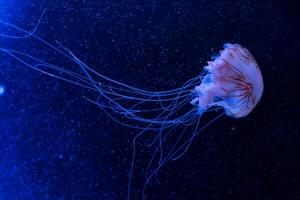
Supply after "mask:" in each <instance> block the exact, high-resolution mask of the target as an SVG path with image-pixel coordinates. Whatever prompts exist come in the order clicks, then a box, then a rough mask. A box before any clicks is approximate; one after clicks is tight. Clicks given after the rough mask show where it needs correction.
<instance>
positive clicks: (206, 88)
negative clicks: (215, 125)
mask: <svg viewBox="0 0 300 200" xmlns="http://www.w3.org/2000/svg"><path fill="white" fill-rule="evenodd" d="M204 69H206V70H207V74H206V75H205V76H204V77H203V78H202V82H201V84H200V85H199V86H196V87H195V90H194V91H195V93H196V98H194V99H193V100H192V101H191V103H192V104H193V105H196V106H198V109H199V110H200V112H202V111H205V110H207V109H208V108H210V107H213V106H218V107H222V108H223V109H224V111H225V113H226V115H228V116H231V117H234V118H241V117H245V116H246V115H248V114H249V113H250V112H251V111H252V110H253V109H254V107H255V106H256V105H257V103H258V102H259V100H260V98H261V96H262V93H263V89H264V84H263V79H262V75H261V72H260V69H259V66H258V64H257V62H256V61H255V59H254V57H253V56H252V54H251V53H250V52H249V51H248V50H247V49H246V48H244V47H242V46H241V45H239V44H225V45H224V50H222V51H220V54H219V56H218V57H216V58H215V60H213V61H209V62H208V65H207V66H205V67H204Z"/></svg>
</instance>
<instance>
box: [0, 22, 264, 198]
mask: <svg viewBox="0 0 300 200" xmlns="http://www.w3.org/2000/svg"><path fill="white" fill-rule="evenodd" d="M0 24H2V25H4V26H6V27H8V28H9V30H15V31H16V32H17V33H18V34H21V35H13V34H7V33H0V37H4V38H10V39H19V38H26V39H31V40H36V41H38V42H40V43H41V44H43V45H45V46H46V47H47V48H48V49H49V51H54V52H56V53H57V54H58V55H60V56H62V57H64V58H65V59H67V60H68V61H70V62H71V63H73V64H74V65H76V66H77V67H78V69H80V70H79V71H80V72H75V71H73V70H70V69H68V67H67V66H61V65H56V64H54V63H50V62H47V61H45V59H43V58H41V57H36V56H34V55H30V54H28V53H26V52H22V51H19V50H14V49H9V48H4V47H3V48H1V47H0V51H1V52H3V53H5V54H6V55H9V56H11V57H12V58H14V59H16V60H18V61H19V62H21V63H22V64H23V65H25V66H27V67H30V68H32V69H34V70H37V71H40V72H41V73H44V74H47V75H49V76H52V77H55V78H58V79H61V80H64V81H67V82H70V83H72V84H75V85H78V86H80V87H82V88H85V89H86V90H89V91H91V92H92V93H93V94H94V95H91V96H90V97H84V98H85V99H86V100H88V101H89V102H91V103H93V104H95V105H96V106H97V107H98V108H99V109H101V110H102V111H103V112H104V113H105V114H106V115H107V116H109V117H110V118H111V119H112V120H113V121H115V122H116V123H118V124H121V125H123V126H126V127H130V128H133V129H136V130H137V134H136V135H135V137H134V139H133V141H132V158H131V162H130V170H129V175H128V177H129V178H128V188H127V190H128V191H127V199H131V197H132V183H133V176H134V170H135V164H136V158H135V157H136V151H137V146H136V144H137V142H138V141H139V140H140V138H142V137H143V136H145V135H146V134H151V136H152V137H151V140H150V142H148V143H147V147H152V149H153V151H152V154H151V158H150V159H149V161H148V165H147V169H146V170H145V171H146V172H145V176H144V177H145V183H144V186H143V188H142V194H143V199H145V198H146V196H145V192H146V189H147V186H148V184H149V183H150V181H151V180H152V179H153V178H154V177H155V176H157V174H158V172H159V170H160V169H161V168H162V167H163V166H164V165H165V164H166V163H167V162H168V161H170V160H177V159H179V158H180V157H181V156H183V155H184V154H185V153H186V152H187V150H188V149H189V147H190V145H191V144H192V142H193V140H194V139H195V137H196V136H197V135H198V134H199V133H200V132H202V131H203V130H204V129H205V128H206V127H207V126H209V125H210V124H212V123H213V122H214V121H216V120H217V119H219V118H220V117H221V116H223V115H227V116H229V117H233V118H242V117H245V116H247V115H248V114H249V113H250V112H251V111H252V110H253V109H254V108H255V107H256V105H257V103H258V102H259V101H260V99H261V97H262V93H263V89H264V84H263V78H262V74H261V71H260V68H259V66H258V64H257V62H256V60H255V59H254V57H253V55H252V54H251V53H250V51H249V50H247V49H246V48H245V47H242V46H241V45H239V44H231V43H227V44H225V45H224V46H223V50H221V51H220V52H219V54H218V56H216V57H214V58H213V59H212V60H211V61H209V62H208V63H207V65H206V66H205V67H204V68H203V70H202V72H201V73H199V75H198V76H196V77H193V78H191V79H190V80H187V81H186V82H185V83H184V84H183V85H182V86H181V87H179V88H174V89H170V90H166V91H148V90H143V89H140V88H136V87H133V86H130V85H128V84H125V83H122V82H119V81H117V80H114V79H111V78H109V77H107V76H105V75H104V74H102V73H100V72H97V71H96V70H94V68H93V67H91V66H88V65H86V64H85V63H84V62H83V61H82V60H81V59H80V58H79V57H77V56H76V55H75V54H74V53H73V52H72V51H71V50H70V49H68V48H67V47H65V46H63V45H62V44H60V43H59V42H55V43H51V42H48V41H46V40H44V39H43V38H41V37H39V36H38V35H36V34H35V30H36V28H37V26H36V27H35V28H34V30H33V31H26V30H24V29H22V28H20V27H17V26H15V25H13V24H10V23H7V22H3V21H0ZM211 111H215V112H216V113H218V114H217V115H216V116H215V117H214V118H213V119H212V120H210V121H209V122H205V123H203V122H202V120H201V119H202V116H203V114H204V113H206V112H211ZM176 129H179V130H180V131H175V130H176ZM170 141H171V142H170Z"/></svg>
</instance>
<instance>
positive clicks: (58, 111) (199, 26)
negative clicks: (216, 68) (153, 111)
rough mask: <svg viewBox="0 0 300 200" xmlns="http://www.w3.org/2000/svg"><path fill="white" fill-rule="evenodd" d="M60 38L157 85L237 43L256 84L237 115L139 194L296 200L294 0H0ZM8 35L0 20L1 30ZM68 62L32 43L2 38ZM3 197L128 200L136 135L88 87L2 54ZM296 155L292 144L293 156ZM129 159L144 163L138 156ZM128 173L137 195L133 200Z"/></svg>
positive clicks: (12, 17) (103, 67) (128, 76)
mask: <svg viewBox="0 0 300 200" xmlns="http://www.w3.org/2000/svg"><path fill="white" fill-rule="evenodd" d="M44 8H46V13H45V15H44V17H43V19H42V21H41V24H40V26H39V28H38V30H37V32H36V34H38V35H39V36H41V37H42V38H45V39H47V40H48V41H53V42H54V41H55V40H58V41H59V42H61V43H62V44H63V45H64V46H66V47H69V48H70V49H71V50H72V51H73V52H74V53H75V54H76V55H77V56H79V58H80V59H82V60H83V61H84V62H85V63H87V64H88V65H89V66H92V67H93V68H95V69H96V70H97V71H99V72H101V73H102V74H105V75H107V76H109V77H111V78H113V79H115V80H118V81H122V82H125V83H128V84H130V85H133V86H136V87H140V88H144V89H149V90H162V89H170V88H174V87H179V86H181V84H182V83H183V82H185V81H186V80H188V79H190V78H192V77H195V76H197V75H198V74H199V73H200V72H201V70H202V67H203V66H205V64H206V61H207V60H210V56H211V55H214V54H216V53H217V52H218V51H219V50H220V49H221V48H222V45H223V44H224V43H226V42H232V43H235V42H236V43H240V44H242V45H243V46H246V47H247V48H248V49H249V50H250V51H251V52H252V53H253V54H254V56H255V58H256V59H257V62H258V63H259V65H260V67H261V70H262V73H263V77H264V82H265V91H264V94H263V97H262V100H261V102H260V103H259V104H258V106H257V108H256V109H255V110H254V111H253V112H252V113H251V114H250V115H249V116H247V117H246V118H243V119H239V120H236V119H231V118H228V117H222V118H221V119H220V120H218V121H217V122H216V123H214V124H213V125H212V126H210V127H209V128H207V129H206V130H205V131H204V132H203V133H202V134H200V135H199V137H197V139H196V140H195V141H194V143H193V145H192V146H191V148H190V150H189V151H188V153H187V154H186V155H185V156H183V157H182V158H181V159H180V160H178V161H177V162H171V163H169V164H168V165H167V166H166V167H164V168H163V169H162V171H161V173H160V176H159V178H160V182H161V184H158V183H156V182H154V183H153V184H152V185H151V186H150V188H149V190H148V191H147V196H148V197H149V198H148V199H180V200H183V199H300V184H299V178H300V177H299V175H300V168H299V165H300V163H299V153H298V152H299V144H300V124H299V123H300V120H299V111H300V107H299V95H298V93H299V73H298V72H299V71H300V70H299V67H300V62H299V55H298V54H299V49H300V48H299V47H300V43H299V35H300V32H299V27H298V26H299V18H300V17H299V15H298V12H299V9H298V8H297V3H296V1H295V2H292V1H289V2H287V1H279V0H277V1H276V0H266V1H259V0H256V1H254V0H253V1H250V0H242V1H236V0H228V1H225V0H222V1H221V0H211V1H210V0H201V1H200V0H199V1H183V0H182V1H180V0H172V1H167V0H162V1H155V0H149V1H148V0H144V1H88V0H82V1H74V0H53V1H50V0H49V1H45V0H41V1H30V0H22V1H21V0H10V1H6V0H0V19H1V20H3V21H7V22H10V23H13V24H16V25H18V26H20V27H22V28H24V29H26V30H31V29H33V27H34V26H35V24H36V22H37V19H38V18H39V16H40V14H41V13H42V10H43V9H44ZM2 31H7V30H6V29H5V27H3V26H1V27H0V32H2ZM0 47H7V48H12V49H19V50H22V51H25V52H28V53H30V54H34V55H37V56H39V57H41V58H43V59H47V60H48V61H49V62H51V61H55V62H58V63H61V64H64V66H66V67H68V65H67V63H64V60H62V59H61V58H60V57H59V56H58V55H55V54H53V53H52V54H51V53H49V52H47V49H43V48H42V46H40V45H39V44H36V43H35V42H33V41H32V40H30V39H29V40H9V39H6V38H0ZM0 83H1V84H3V85H5V87H6V91H5V94H4V95H3V96H0V119H1V120H0V199H1V200H2V199H3V200H13V199H18V200H19V199H25V200H27V199H51V200H56V199H60V200H62V199H88V200H99V199H125V197H126V192H127V179H128V177H127V176H128V171H129V164H130V158H131V150H130V145H131V141H132V138H133V137H134V136H135V134H136V131H135V130H131V129H127V128H124V127H121V126H119V125H117V124H115V123H114V122H113V121H111V120H110V119H108V117H107V116H105V115H104V114H103V113H102V112H101V111H100V110H99V109H98V108H97V107H96V106H95V105H92V104H90V103H89V102H87V101H86V100H84V99H83V98H82V96H83V95H86V93H87V91H85V90H83V89H82V88H79V87H78V86H74V85H71V84H68V83H65V82H62V81H59V80H57V79H54V78H51V77H48V76H46V75H43V74H41V73H39V72H37V71H34V70H32V69H29V68H27V67H26V66H24V65H22V64H20V63H18V62H16V61H15V60H14V59H12V58H10V57H9V56H8V55H5V54H3V53H1V54H0ZM297 151H298V152H297ZM137 159H138V163H140V164H138V166H139V165H141V166H142V165H143V164H141V163H143V162H146V161H147V160H146V159H145V158H144V157H143V154H138V155H137ZM138 172H140V173H137V174H136V175H135V180H134V181H135V182H134V186H135V187H134V188H135V192H136V195H137V196H136V198H135V199H140V190H139V188H138V186H139V185H141V184H143V182H142V180H141V179H140V178H139V177H140V176H142V170H141V169H140V170H138Z"/></svg>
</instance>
